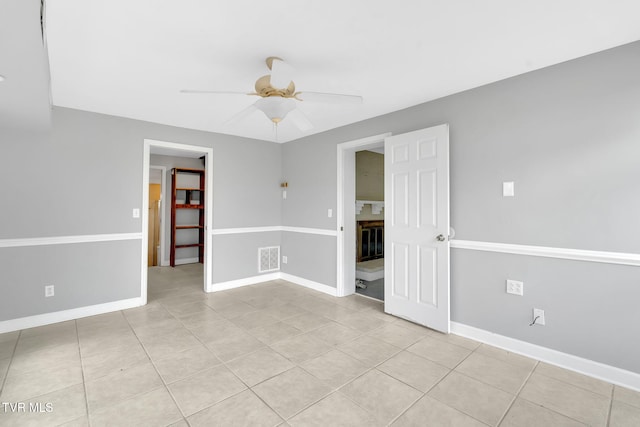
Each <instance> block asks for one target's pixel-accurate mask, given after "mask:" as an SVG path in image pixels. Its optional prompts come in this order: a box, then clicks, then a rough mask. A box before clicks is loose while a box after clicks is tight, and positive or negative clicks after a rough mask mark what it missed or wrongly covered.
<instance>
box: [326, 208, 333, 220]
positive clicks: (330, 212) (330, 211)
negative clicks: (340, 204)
mask: <svg viewBox="0 0 640 427" xmlns="http://www.w3.org/2000/svg"><path fill="white" fill-rule="evenodd" d="M327 217H328V218H331V217H333V209H327Z"/></svg>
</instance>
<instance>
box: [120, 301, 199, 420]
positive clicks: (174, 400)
mask: <svg viewBox="0 0 640 427" xmlns="http://www.w3.org/2000/svg"><path fill="white" fill-rule="evenodd" d="M169 314H171V313H169ZM172 316H173V315H172ZM122 317H124V320H125V321H126V322H127V325H129V328H130V329H131V332H132V333H133V335H134V336H135V337H136V339H137V340H138V343H140V346H141V347H142V349H143V350H144V352H145V354H146V355H147V358H148V359H149V362H150V363H151V366H153V369H154V370H155V371H156V374H157V375H158V378H160V381H162V385H163V387H164V389H165V390H166V391H167V393H168V394H169V396H170V397H171V400H173V403H174V404H175V405H176V408H178V411H179V412H180V415H182V419H183V420H185V421H186V420H187V417H186V416H185V415H184V412H183V411H182V408H181V407H180V405H178V402H177V401H176V399H175V397H174V396H173V393H171V390H170V389H169V387H168V386H167V384H166V383H165V381H164V378H162V375H160V372H159V371H158V368H157V367H156V364H155V363H154V362H153V359H152V358H151V355H150V354H149V352H148V351H147V348H146V347H145V345H144V343H143V342H142V341H140V337H138V334H136V331H135V329H134V328H133V326H132V325H131V322H129V319H128V318H127V316H125V314H124V312H122ZM159 388H160V387H158V388H157V389H159ZM157 389H153V390H147V391H146V392H144V393H138V394H136V395H135V396H131V397H129V398H128V399H126V400H130V399H133V398H135V397H137V396H141V395H143V394H146V393H149V392H150V391H154V390H157ZM126 400H125V401H126ZM112 406H113V405H112ZM176 422H177V421H176ZM187 425H191V424H189V422H188V421H187Z"/></svg>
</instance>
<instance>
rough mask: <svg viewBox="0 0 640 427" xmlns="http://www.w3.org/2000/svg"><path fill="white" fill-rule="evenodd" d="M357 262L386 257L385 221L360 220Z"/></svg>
mask: <svg viewBox="0 0 640 427" xmlns="http://www.w3.org/2000/svg"><path fill="white" fill-rule="evenodd" d="M357 238H358V241H357V248H358V256H357V262H362V261H368V260H371V259H376V258H384V221H358V231H357Z"/></svg>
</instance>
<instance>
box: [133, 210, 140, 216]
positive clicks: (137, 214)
mask: <svg viewBox="0 0 640 427" xmlns="http://www.w3.org/2000/svg"><path fill="white" fill-rule="evenodd" d="M133 217H134V218H140V209H138V208H134V209H133Z"/></svg>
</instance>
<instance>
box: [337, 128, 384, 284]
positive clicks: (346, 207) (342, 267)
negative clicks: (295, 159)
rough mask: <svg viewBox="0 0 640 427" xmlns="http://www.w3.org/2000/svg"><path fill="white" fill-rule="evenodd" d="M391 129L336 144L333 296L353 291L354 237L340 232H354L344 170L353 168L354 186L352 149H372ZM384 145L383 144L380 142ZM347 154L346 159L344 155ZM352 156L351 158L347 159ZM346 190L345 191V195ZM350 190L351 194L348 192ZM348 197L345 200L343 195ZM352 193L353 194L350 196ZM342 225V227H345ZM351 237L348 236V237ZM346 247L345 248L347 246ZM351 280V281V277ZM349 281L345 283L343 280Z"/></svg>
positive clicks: (353, 200) (353, 213)
mask: <svg viewBox="0 0 640 427" xmlns="http://www.w3.org/2000/svg"><path fill="white" fill-rule="evenodd" d="M391 135H392V134H391V132H387V133H381V134H379V135H373V136H369V137H366V138H360V139H356V140H353V141H347V142H343V143H341V144H338V145H337V147H336V150H337V200H336V202H337V204H336V218H337V226H336V233H337V239H336V247H337V248H336V267H337V268H336V270H337V276H336V287H337V288H336V295H337V296H346V295H350V294H353V293H355V270H356V266H355V262H356V260H355V257H354V256H353V255H352V254H353V253H355V239H353V241H351V240H347V239H345V237H344V236H345V234H347V233H345V232H344V231H347V232H348V234H347V235H350V236H354V235H355V221H356V214H355V200H356V195H355V188H354V189H353V190H349V191H347V189H346V188H345V183H346V180H345V178H347V176H346V173H347V171H353V174H354V178H353V181H354V185H355V152H356V151H360V150H366V149H368V148H374V147H377V146H380V144H384V139H385V138H387V137H389V136H391ZM383 146H384V145H383ZM347 155H350V158H349V161H347V159H346V157H347ZM351 156H353V159H351ZM347 193H349V194H347ZM351 193H353V195H352V194H351ZM346 196H348V197H349V200H348V201H345V197H346ZM352 196H353V197H352ZM346 224H352V225H353V228H354V230H353V231H354V232H353V233H351V232H350V231H351V226H347V225H346ZM345 227H346V228H345ZM349 239H351V237H349ZM347 246H348V247H347ZM351 279H353V280H351ZM347 282H349V283H347Z"/></svg>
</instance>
